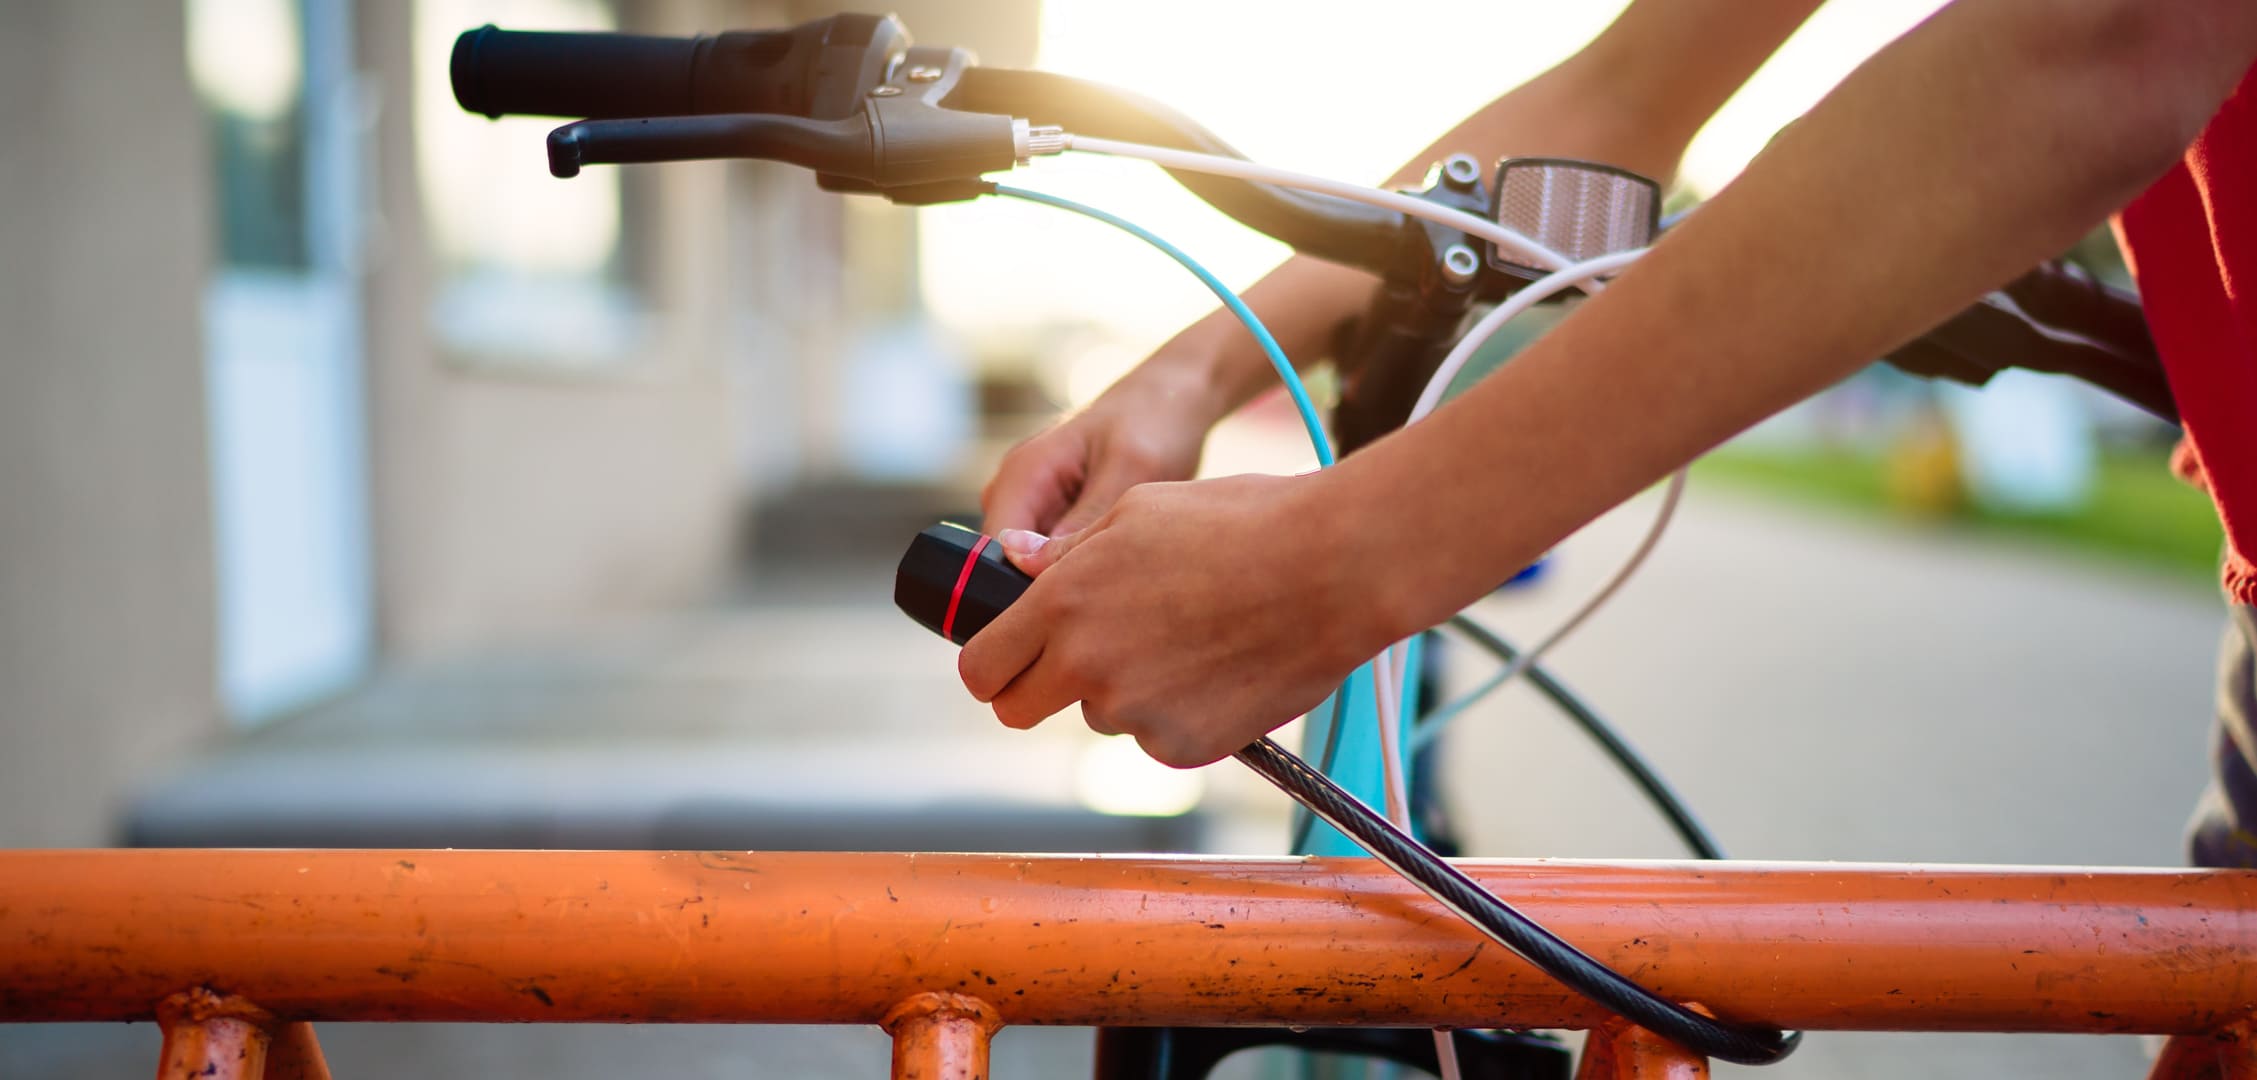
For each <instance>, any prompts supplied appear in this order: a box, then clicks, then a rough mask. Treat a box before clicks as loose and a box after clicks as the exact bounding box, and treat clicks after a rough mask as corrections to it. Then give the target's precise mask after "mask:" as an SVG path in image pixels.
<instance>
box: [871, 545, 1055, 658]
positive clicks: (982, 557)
mask: <svg viewBox="0 0 2257 1080" xmlns="http://www.w3.org/2000/svg"><path fill="white" fill-rule="evenodd" d="M1032 584H1034V578H1032V577H1030V576H1028V575H1027V573H1026V572H1025V571H1023V570H1020V569H1019V568H1018V567H1016V566H1013V565H1011V561H1010V560H1009V559H1007V558H1005V557H1004V555H1003V545H1002V544H1000V543H997V542H996V541H995V540H993V539H990V538H989V537H985V536H982V535H980V534H979V533H976V532H973V531H972V530H970V529H967V528H965V527H963V526H962V525H951V524H948V523H946V522H943V523H941V524H939V525H935V526H933V527H931V528H929V529H926V530H925V531H924V532H921V533H918V534H917V538H916V539H915V540H912V541H910V542H909V551H908V553H907V554H904V555H903V556H902V557H901V568H900V569H899V570H896V571H895V572H894V576H893V602H894V604H895V606H897V607H899V608H901V610H902V611H903V612H904V613H905V614H907V615H908V616H909V617H910V618H912V619H915V620H917V622H918V623H920V624H921V625H923V626H924V628H925V629H927V630H930V631H932V632H933V633H936V634H939V635H940V636H942V637H944V638H947V639H948V640H950V641H952V642H955V643H956V644H958V645H962V644H964V643H965V642H967V641H970V640H972V635H973V634H977V633H979V632H980V631H981V630H983V629H986V627H987V624H989V623H991V622H994V621H995V617H996V616H998V615H1001V614H1003V609H1004V608H1007V607H1010V606H1011V604H1012V603H1013V602H1014V601H1016V600H1018V599H1019V595H1020V594H1021V593H1024V592H1026V591H1027V586H1029V585H1032Z"/></svg>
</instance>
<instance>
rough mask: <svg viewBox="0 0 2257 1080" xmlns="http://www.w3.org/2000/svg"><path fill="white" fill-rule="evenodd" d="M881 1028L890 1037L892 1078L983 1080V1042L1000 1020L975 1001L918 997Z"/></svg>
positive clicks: (956, 997)
mask: <svg viewBox="0 0 2257 1080" xmlns="http://www.w3.org/2000/svg"><path fill="white" fill-rule="evenodd" d="M880 1026H881V1027H883V1028H885V1030H886V1034H888V1035H891V1036H893V1080H987V1047H988V1040H989V1039H991V1038H993V1037H994V1036H995V1032H996V1029H997V1028H1000V1027H1002V1026H1003V1020H1002V1018H1001V1017H998V1016H997V1015H995V1010H994V1009H992V1008H989V1007H988V1004H987V1002H984V1001H981V1000H980V999H978V998H975V997H966V996H964V995H962V994H919V995H917V996H916V997H913V998H910V999H909V1000H907V1001H904V1002H902V1003H901V1004H899V1005H896V1006H894V1007H893V1011H891V1012H889V1013H887V1014H886V1018H885V1020H884V1021H883V1022H882V1023H881V1024H880Z"/></svg>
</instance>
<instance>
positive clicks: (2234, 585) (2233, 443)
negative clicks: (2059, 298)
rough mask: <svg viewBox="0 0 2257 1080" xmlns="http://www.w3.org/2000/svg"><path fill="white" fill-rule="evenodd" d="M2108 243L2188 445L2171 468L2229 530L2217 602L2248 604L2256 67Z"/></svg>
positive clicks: (2252, 570)
mask: <svg viewBox="0 0 2257 1080" xmlns="http://www.w3.org/2000/svg"><path fill="white" fill-rule="evenodd" d="M2116 236H2117V239H2118V240H2119V241H2120V242H2121V243H2122V246H2123V249H2124V258H2125V261H2126V262H2128V263H2129V264H2130V265H2131V268H2132V274H2133V275H2134V276H2135V277H2137V278H2138V279H2139V292H2140V304H2141V306H2142V307H2143V308H2145V309H2146V312H2147V324H2148V328H2149V329H2150V330H2151V331H2152V332H2153V333H2154V335H2155V347H2156V351H2157V352H2158V354H2159V355H2160V356H2161V357H2162V360H2163V368H2164V373H2165V375H2166V376H2167V377H2168V378H2169V379H2170V383H2171V396H2172V397H2173V398H2174V399H2176V400H2177V402H2178V406H2179V419H2180V423H2181V425H2182V426H2183V427H2184V428H2185V430H2186V439H2185V441H2184V442H2183V443H2182V444H2181V445H2180V447H2179V456H2178V459H2177V461H2176V462H2175V463H2174V464H2176V465H2178V466H2179V468H2180V470H2181V472H2182V474H2184V475H2186V476H2188V477H2189V478H2190V479H2194V480H2196V481H2197V482H2198V483H2201V484H2203V485H2204V486H2205V487H2207V488H2208V489H2209V491H2210V497H2211V499H2212V500H2213V501H2215V502H2216V503H2217V504H2218V518H2219V520H2221V521H2223V522H2224V523H2225V527H2226V547H2227V552H2226V594H2227V595H2228V596H2229V597H2231V598H2232V599H2233V601H2234V602H2235V603H2238V604H2257V565H2253V564H2252V563H2251V562H2250V557H2251V556H2252V555H2257V67H2253V68H2251V69H2250V71H2249V73H2248V74H2246V75H2244V76H2242V79H2241V84H2240V85H2239V86H2236V87H2234V92H2233V94H2232V96H2230V97H2228V98H2227V99H2226V102H2225V104H2224V105H2223V106H2221V107H2220V108H2219V110H2218V115H2217V116H2215V117H2212V118H2211V120H2210V123H2209V126H2207V127H2205V128H2203V129H2202V134H2201V135H2200V136H2199V137H2197V138H2196V139H2195V140H2194V144H2193V145H2192V146H2189V147H2187V152H2186V157H2185V158H2184V159H2183V160H2181V161H2180V162H2179V164H2178V165H2177V166H2176V167H2174V168H2172V170H2171V171H2170V172H2168V173H2165V174H2164V175H2163V178H2162V179H2160V180H2157V181H2156V182H2155V186H2153V187H2151V188H2148V189H2147V190H2146V191H2145V192H2142V193H2141V194H2140V196H2139V198H2137V199H2134V200H2132V202H2131V204H2130V205H2128V206H2126V207H2124V210H2123V212H2122V213H2121V214H2119V215H2117V219H2116Z"/></svg>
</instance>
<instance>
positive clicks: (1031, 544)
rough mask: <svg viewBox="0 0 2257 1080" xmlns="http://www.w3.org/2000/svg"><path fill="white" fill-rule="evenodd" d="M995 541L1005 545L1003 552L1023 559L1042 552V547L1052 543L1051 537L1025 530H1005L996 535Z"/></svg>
mask: <svg viewBox="0 0 2257 1080" xmlns="http://www.w3.org/2000/svg"><path fill="white" fill-rule="evenodd" d="M995 539H996V541H997V542H999V543H1001V544H1002V545H1003V550H1005V551H1008V552H1010V553H1011V554H1013V555H1017V556H1020V557H1022V558H1024V557H1025V556H1028V555H1032V554H1034V553H1035V552H1038V551H1041V550H1042V546H1043V545H1044V544H1047V543H1049V542H1050V538H1049V537H1047V536H1044V535H1042V534H1041V533H1038V532H1028V531H1027V530H1025V529H1005V530H1003V531H1002V532H999V533H997V534H995Z"/></svg>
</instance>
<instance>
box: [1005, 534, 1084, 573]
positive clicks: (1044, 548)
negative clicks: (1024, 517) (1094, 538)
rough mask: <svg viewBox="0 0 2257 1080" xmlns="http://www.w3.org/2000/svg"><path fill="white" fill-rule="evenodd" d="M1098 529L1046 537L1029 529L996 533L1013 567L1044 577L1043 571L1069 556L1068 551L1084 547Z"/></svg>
mask: <svg viewBox="0 0 2257 1080" xmlns="http://www.w3.org/2000/svg"><path fill="white" fill-rule="evenodd" d="M1095 531H1096V530H1094V529H1082V530H1080V531H1078V532H1072V533H1068V534H1066V535H1064V536H1044V535H1042V534H1041V533H1038V532H1028V531H1027V530H1025V529H1005V530H1003V531H1002V532H999V533H996V534H995V541H996V543H999V544H1002V545H1003V554H1004V555H1006V556H1008V557H1009V558H1010V560H1011V564H1012V565H1013V566H1016V567H1018V568H1019V569H1021V570H1024V571H1026V572H1027V574H1028V575H1029V576H1032V577H1041V576H1042V572H1043V571H1045V570H1048V569H1050V568H1051V567H1053V566H1056V565H1057V564H1058V560H1060V559H1063V558H1065V557H1066V553H1067V552H1070V551H1072V550H1073V549H1075V548H1077V547H1080V546H1081V542H1082V541H1083V540H1084V539H1085V538H1087V537H1088V536H1089V534H1090V533H1092V532H1095Z"/></svg>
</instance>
